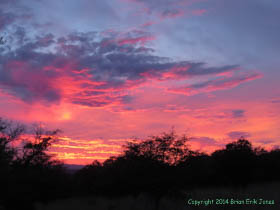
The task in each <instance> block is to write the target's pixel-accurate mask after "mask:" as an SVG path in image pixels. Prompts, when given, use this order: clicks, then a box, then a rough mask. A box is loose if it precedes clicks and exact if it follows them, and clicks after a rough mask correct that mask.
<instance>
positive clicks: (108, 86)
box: [0, 0, 280, 164]
mask: <svg viewBox="0 0 280 210" xmlns="http://www.w3.org/2000/svg"><path fill="white" fill-rule="evenodd" d="M279 20H280V1H277V0H245V1H244V0H232V1H230V0H102V1H101V0H100V1H93V0H60V1H57V0H27V1H26V0H0V36H3V37H4V42H5V43H4V44H3V43H2V45H0V117H4V118H6V119H12V120H15V121H19V122H21V123H24V124H27V125H29V124H32V123H34V122H41V123H42V124H43V125H44V126H46V128H49V129H54V128H59V129H61V130H63V133H62V134H61V138H60V141H58V142H57V143H56V144H54V145H53V147H52V148H51V152H52V153H53V154H56V155H57V157H58V158H59V159H61V160H64V161H65V163H72V164H87V163H90V162H92V161H93V160H94V159H98V160H104V159H106V158H108V157H109V156H112V155H117V154H119V152H120V151H121V149H122V148H121V145H123V144H124V143H125V142H126V141H128V140H129V139H132V138H134V137H138V138H146V137H147V136H150V135H157V134H160V133H162V132H164V131H166V132H167V131H169V130H170V129H171V128H172V127H174V129H175V130H176V132H177V133H178V134H182V133H185V134H187V135H188V136H190V137H191V141H190V143H189V144H190V145H191V147H192V148H195V149H200V150H202V151H205V152H211V151H213V149H216V148H220V147H222V146H224V145H225V144H226V143H228V142H231V141H233V140H236V139H237V138H239V137H240V136H243V137H245V138H247V139H249V140H250V141H251V142H252V143H253V145H255V146H263V147H266V148H275V147H278V145H280V129H279V128H280V106H279V105H280V82H279V81H280V71H279V70H280V69H279V66H280V65H279V63H280V62H279V61H280V23H279Z"/></svg>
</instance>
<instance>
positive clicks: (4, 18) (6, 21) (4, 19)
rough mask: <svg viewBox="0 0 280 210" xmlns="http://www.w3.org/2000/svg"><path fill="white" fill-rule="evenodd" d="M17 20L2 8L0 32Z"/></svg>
mask: <svg viewBox="0 0 280 210" xmlns="http://www.w3.org/2000/svg"><path fill="white" fill-rule="evenodd" d="M15 20H16V16H15V15H14V14H13V13H11V12H4V11H2V10H1V8H0V31H2V30H4V29H5V28H6V27H7V26H8V25H10V24H12V23H13V22H14V21H15Z"/></svg>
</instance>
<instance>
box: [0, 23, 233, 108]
mask: <svg viewBox="0 0 280 210" xmlns="http://www.w3.org/2000/svg"><path fill="white" fill-rule="evenodd" d="M101 34H102V36H101ZM13 35H14V39H13V40H12V41H11V43H10V44H11V45H12V44H13V43H16V44H17V47H16V48H14V49H13V50H8V51H6V52H5V53H2V54H1V55H0V63H1V66H0V87H2V89H4V90H5V91H6V92H9V93H10V94H13V95H15V96H17V97H19V98H21V99H22V100H24V101H26V102H30V103H32V102H34V101H37V100H39V101H40V100H45V101H47V102H52V103H53V102H59V101H60V100H62V99H63V98H66V99H67V100H68V101H70V102H72V103H75V104H81V105H85V106H97V107H98V106H104V105H107V104H111V103H129V101H130V96H129V94H128V93H127V90H129V89H131V88H136V87H138V86H140V85H142V84H144V83H145V82H146V81H147V79H154V80H178V79H186V78H189V77H193V76H201V75H216V74H219V73H224V72H229V71H233V70H235V69H236V68H237V67H238V66H236V65H227V66H222V67H206V65H205V64H204V63H195V62H191V61H172V59H170V58H166V57H160V56H156V55H154V54H153V51H154V50H153V49H151V48H148V47H146V46H144V45H143V43H141V40H143V39H144V40H145V37H152V36H151V34H149V33H147V32H144V31H139V30H134V31H131V32H129V33H126V34H123V33H119V32H114V31H112V32H109V33H97V32H87V33H78V32H76V33H71V34H69V35H67V36H65V37H58V38H57V37H54V35H52V34H46V35H37V36H35V37H33V38H30V37H27V33H26V31H25V29H24V28H20V27H18V28H17V29H16V30H15V32H14V34H13ZM139 37H141V39H139V42H140V43H139V42H138V41H135V40H137V38H139ZM120 40H134V41H133V42H132V43H131V42H128V43H124V42H121V43H120ZM216 83H219V82H216ZM200 86H201V85H200ZM202 86H203V85H202ZM205 86H207V85H205ZM193 88H200V87H199V85H196V86H193Z"/></svg>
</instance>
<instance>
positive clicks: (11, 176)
mask: <svg viewBox="0 0 280 210" xmlns="http://www.w3.org/2000/svg"><path fill="white" fill-rule="evenodd" d="M34 132H35V133H34V138H30V139H25V141H23V142H22V144H21V146H20V147H14V146H13V143H14V142H16V141H17V140H22V139H23V137H22V136H23V134H25V133H26V130H25V127H24V126H22V125H20V124H15V123H12V122H9V121H6V120H3V119H0V172H1V178H0V187H1V188H0V189H1V193H2V194H3V196H2V197H1V198H0V205H1V203H4V204H5V206H6V207H7V208H9V209H19V208H28V209H31V207H32V203H34V202H35V201H40V202H48V201H50V200H53V199H59V198H64V197H71V196H77V195H79V196H82V195H91V194H96V195H106V196H120V195H127V194H129V195H137V194H140V193H143V192H144V193H148V194H150V195H153V196H155V197H156V199H159V198H160V197H161V196H163V195H166V194H168V195H173V196H179V195H180V193H181V191H182V190H186V189H188V190H190V189H196V188H201V187H217V186H230V187H232V186H234V187H246V186H247V185H248V184H250V183H258V182H265V181H279V180H280V165H279V161H280V150H279V149H274V150H271V151H266V150H265V149H263V148H261V147H256V148H254V147H253V146H252V144H251V143H250V142H249V141H248V140H246V139H244V138H240V139H238V140H237V141H234V142H231V143H229V144H227V145H225V147H224V148H222V149H219V150H216V151H214V152H213V153H212V154H205V153H202V152H199V151H193V150H191V149H190V148H189V146H188V143H189V138H187V137H186V136H185V135H182V136H178V135H176V134H175V132H174V131H173V130H171V131H170V132H167V133H163V134H161V135H159V136H151V137H148V138H147V139H145V140H135V141H132V142H128V143H127V144H125V145H124V146H123V152H122V153H121V154H120V155H118V156H113V157H110V158H109V159H107V160H106V161H104V162H103V163H100V162H98V161H93V163H92V164H89V165H87V166H85V167H84V168H82V169H81V170H79V171H77V172H76V173H75V174H74V175H71V174H69V173H67V171H66V169H65V167H64V165H63V163H62V162H60V161H58V160H56V159H55V157H53V156H52V155H50V154H49V153H48V152H47V151H48V148H49V147H50V146H51V145H52V143H53V142H55V141H56V140H57V139H58V135H59V132H60V131H59V130H54V131H45V130H44V129H42V127H40V126H38V127H36V129H35V130H34Z"/></svg>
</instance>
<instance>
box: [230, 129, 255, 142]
mask: <svg viewBox="0 0 280 210" xmlns="http://www.w3.org/2000/svg"><path fill="white" fill-rule="evenodd" d="M227 135H228V137H229V138H231V139H235V140H236V139H239V138H241V137H243V138H249V137H251V134H250V133H248V132H244V131H232V132H229V133H228V134H227Z"/></svg>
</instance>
